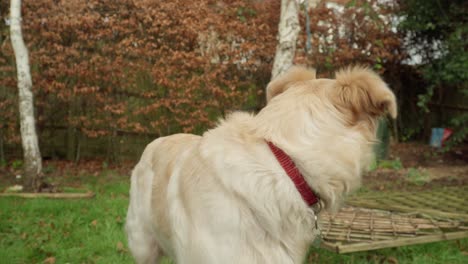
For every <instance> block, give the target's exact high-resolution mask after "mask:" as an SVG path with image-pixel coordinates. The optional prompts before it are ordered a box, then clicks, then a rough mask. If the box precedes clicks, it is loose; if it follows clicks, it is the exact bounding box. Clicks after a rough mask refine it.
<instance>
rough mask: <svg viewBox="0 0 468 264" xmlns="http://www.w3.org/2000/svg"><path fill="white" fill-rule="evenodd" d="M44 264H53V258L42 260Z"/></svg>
mask: <svg viewBox="0 0 468 264" xmlns="http://www.w3.org/2000/svg"><path fill="white" fill-rule="evenodd" d="M44 263H45V264H55V257H48V258H46V259H45V260H44Z"/></svg>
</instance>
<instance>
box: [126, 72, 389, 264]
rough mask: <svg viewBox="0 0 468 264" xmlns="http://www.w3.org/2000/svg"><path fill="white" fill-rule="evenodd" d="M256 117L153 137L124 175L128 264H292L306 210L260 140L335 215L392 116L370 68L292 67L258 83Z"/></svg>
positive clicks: (308, 225) (308, 220)
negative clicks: (264, 99)
mask: <svg viewBox="0 0 468 264" xmlns="http://www.w3.org/2000/svg"><path fill="white" fill-rule="evenodd" d="M267 94H268V101H269V102H268V105H267V106H266V107H265V108H264V109H262V110H261V111H260V113H258V114H257V115H256V116H254V115H251V114H247V113H242V112H236V113H233V114H231V115H230V116H229V117H228V118H226V120H223V121H221V122H220V123H219V125H218V126H217V127H216V128H214V129H212V130H209V131H208V132H206V133H205V134H204V135H203V136H201V137H200V136H195V135H188V134H178V135H172V136H168V137H164V138H159V139H157V140H155V141H153V142H152V143H151V144H149V145H148V146H147V147H146V149H145V151H144V153H143V155H142V157H141V160H140V161H139V163H138V164H137V165H136V167H135V169H134V171H133V173H132V179H131V190H130V206H129V209H128V215H127V222H126V230H127V234H128V240H129V247H130V250H131V252H132V254H133V256H134V257H135V259H136V261H137V263H157V260H158V259H159V258H160V256H162V255H168V256H169V257H171V258H173V259H174V260H175V262H176V263H199V264H210V263H213V264H218V263H223V264H228V263H236V264H237V263H246V264H252V263H268V264H275V263H277V264H288V263H291V264H293V263H302V261H303V258H304V257H305V254H306V252H307V249H308V246H309V245H310V243H311V242H312V241H313V239H314V236H313V232H312V230H313V228H314V224H315V223H314V211H313V210H312V209H311V208H309V207H308V206H307V205H306V203H305V202H304V201H303V200H302V197H301V196H300V194H299V193H298V191H297V190H296V188H295V186H294V184H293V183H292V181H291V180H290V178H289V177H288V176H287V175H286V173H285V172H284V170H283V169H282V168H281V166H280V164H279V163H278V161H277V160H276V159H275V157H274V155H273V154H272V153H271V151H270V149H269V148H268V146H267V144H266V143H265V140H268V141H271V142H273V143H274V144H276V145H277V146H278V147H280V148H281V149H283V150H284V151H285V152H286V153H287V154H288V155H289V156H290V157H291V158H292V159H293V160H294V162H295V163H296V165H297V167H298V168H299V170H300V171H301V172H302V174H303V175H304V177H305V179H306V181H307V183H308V184H309V185H310V187H311V188H312V189H313V190H314V191H315V192H316V193H317V194H318V195H319V196H320V197H321V202H322V203H323V206H324V207H325V208H326V209H328V210H332V211H333V210H337V209H338V208H339V206H340V203H341V202H342V200H343V198H344V197H345V196H346V195H347V194H349V193H350V192H352V191H353V190H355V189H357V188H358V187H359V185H360V178H361V173H362V171H363V169H365V168H366V167H367V166H368V164H369V162H370V160H371V157H372V143H373V142H375V129H376V127H375V120H376V119H377V118H378V117H379V116H382V115H384V114H385V113H386V112H389V113H390V114H391V115H392V116H393V117H395V116H396V102H395V97H394V95H393V93H392V92H391V91H390V89H388V87H387V86H386V85H385V83H384V82H383V81H382V80H381V79H380V77H378V76H377V75H376V74H375V73H373V72H372V71H370V70H368V69H365V68H359V67H355V68H349V69H346V70H343V71H340V72H339V73H337V79H336V80H333V79H315V71H309V70H307V69H304V68H300V67H295V68H292V69H291V70H290V71H289V72H287V73H285V74H284V75H283V76H280V77H279V78H277V79H276V80H273V81H272V82H271V83H270V84H269V85H268V91H267Z"/></svg>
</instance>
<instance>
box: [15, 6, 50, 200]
mask: <svg viewBox="0 0 468 264" xmlns="http://www.w3.org/2000/svg"><path fill="white" fill-rule="evenodd" d="M10 37H11V44H12V46H13V50H14V53H15V58H16V71H17V78H18V91H19V113H20V127H21V141H22V145H23V158H24V175H23V179H24V181H23V188H24V190H25V191H38V190H39V187H40V184H41V173H42V160H41V153H40V151H39V144H38V140H37V134H36V122H35V119H34V104H33V93H32V81H31V73H30V68H29V56H28V50H27V48H26V45H25V44H24V41H23V35H22V32H21V0H11V5H10Z"/></svg>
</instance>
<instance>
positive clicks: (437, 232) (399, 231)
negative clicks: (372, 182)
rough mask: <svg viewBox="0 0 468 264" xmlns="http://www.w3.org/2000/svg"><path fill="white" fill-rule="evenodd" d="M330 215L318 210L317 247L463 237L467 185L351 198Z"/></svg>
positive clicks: (466, 233) (467, 232) (349, 248)
mask: <svg viewBox="0 0 468 264" xmlns="http://www.w3.org/2000/svg"><path fill="white" fill-rule="evenodd" d="M348 204H350V205H352V206H356V207H351V206H347V207H344V208H343V209H342V210H340V211H339V212H338V213H337V214H336V215H334V216H331V215H329V214H327V213H325V212H324V213H322V214H321V216H320V219H319V223H320V226H321V230H322V237H323V239H322V244H321V246H322V247H323V248H326V249H329V250H332V251H335V252H337V253H348V252H356V251H367V250H373V249H379V248H387V247H398V246H406V245H412V244H421V243H429V242H436V241H442V240H450V239H460V238H464V237H468V187H467V186H464V187H458V188H445V189H436V190H428V191H421V192H399V193H393V192H392V193H391V194H390V193H381V194H377V195H367V196H358V197H354V198H351V199H350V200H349V202H348Z"/></svg>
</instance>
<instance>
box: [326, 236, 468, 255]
mask: <svg viewBox="0 0 468 264" xmlns="http://www.w3.org/2000/svg"><path fill="white" fill-rule="evenodd" d="M465 237H468V231H459V232H451V233H442V234H435V235H425V236H419V237H412V238H398V239H394V240H385V241H372V242H363V243H355V244H346V245H345V244H342V243H339V242H338V243H330V242H326V241H323V242H322V247H323V248H326V249H329V250H332V251H335V252H336V253H339V254H343V253H350V252H357V251H367V250H375V249H381V248H388V247H401V246H408V245H416V244H423V243H430V242H437V241H445V240H453V239H461V238H465Z"/></svg>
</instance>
